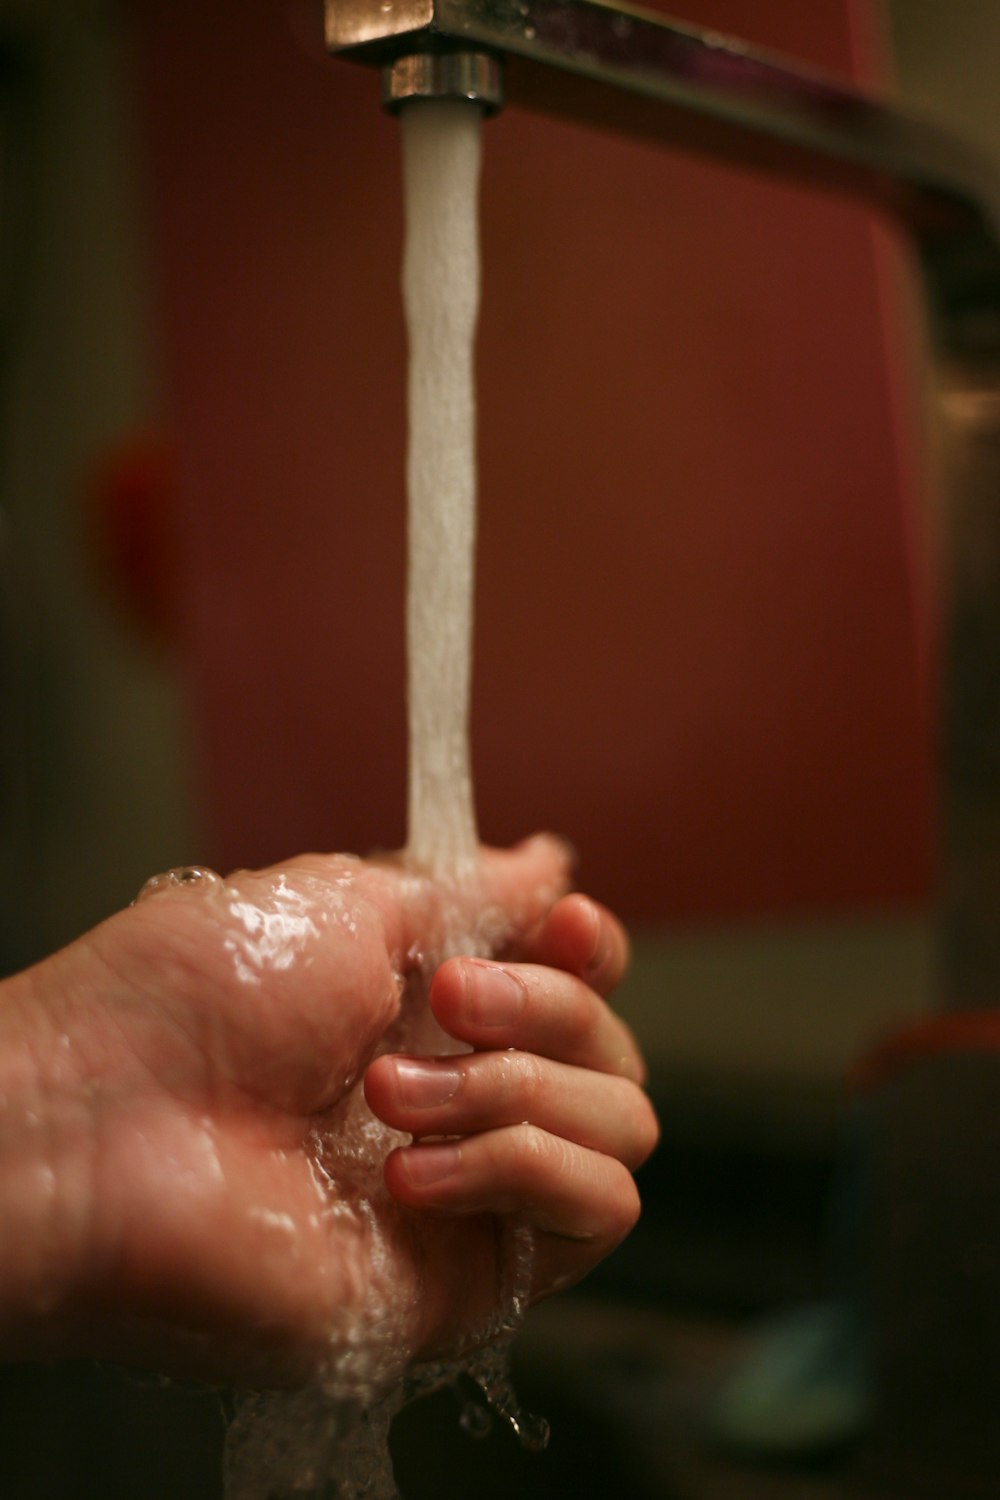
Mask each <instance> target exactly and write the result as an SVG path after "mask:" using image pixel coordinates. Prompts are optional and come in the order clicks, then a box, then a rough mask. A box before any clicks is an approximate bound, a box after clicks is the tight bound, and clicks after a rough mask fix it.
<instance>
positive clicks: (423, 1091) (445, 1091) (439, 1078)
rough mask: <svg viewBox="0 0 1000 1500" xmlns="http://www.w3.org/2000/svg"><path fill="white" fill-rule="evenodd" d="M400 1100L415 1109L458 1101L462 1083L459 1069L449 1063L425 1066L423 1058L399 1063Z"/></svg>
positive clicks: (400, 1060)
mask: <svg viewBox="0 0 1000 1500" xmlns="http://www.w3.org/2000/svg"><path fill="white" fill-rule="evenodd" d="M395 1068H396V1087H397V1089H398V1090H399V1097H400V1099H401V1100H402V1101H403V1103H404V1104H408V1105H409V1106H410V1107H411V1109H432V1108H433V1107H434V1105H436V1104H447V1103H448V1101H449V1099H454V1097H455V1095H456V1094H457V1093H458V1089H459V1085H460V1084H461V1082H462V1074H461V1072H460V1071H459V1069H458V1068H456V1067H454V1066H453V1065H451V1064H448V1063H433V1062H424V1061H423V1060H422V1059H421V1058H419V1057H397V1058H396V1059H395Z"/></svg>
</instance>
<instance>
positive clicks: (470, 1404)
mask: <svg viewBox="0 0 1000 1500" xmlns="http://www.w3.org/2000/svg"><path fill="white" fill-rule="evenodd" d="M458 1425H459V1426H460V1427H461V1429H462V1431H463V1432H464V1433H465V1434H466V1435H467V1436H468V1437H470V1438H475V1440H476V1441H477V1442H480V1441H481V1440H482V1439H483V1438H486V1437H489V1435H490V1433H491V1432H492V1431H493V1413H492V1412H491V1411H490V1409H489V1407H488V1406H480V1404H479V1402H478V1401H467V1402H466V1403H465V1406H464V1407H463V1408H462V1415H461V1416H460V1417H459V1419H458Z"/></svg>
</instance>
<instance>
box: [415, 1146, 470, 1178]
mask: <svg viewBox="0 0 1000 1500" xmlns="http://www.w3.org/2000/svg"><path fill="white" fill-rule="evenodd" d="M460 1161H461V1151H460V1149H459V1147H458V1146H410V1147H409V1148H407V1149H406V1150H404V1151H403V1152H402V1162H403V1165H404V1168H405V1171H406V1175H407V1177H408V1178H409V1179H410V1181H411V1183H412V1184H413V1186H414V1187H430V1185H431V1183H433V1182H441V1181H442V1180H443V1179H444V1178H445V1177H451V1176H453V1175H454V1174H455V1173H456V1172H457V1171H458V1167H459V1163H460Z"/></svg>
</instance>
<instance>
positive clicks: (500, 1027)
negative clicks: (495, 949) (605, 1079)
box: [430, 958, 646, 1083]
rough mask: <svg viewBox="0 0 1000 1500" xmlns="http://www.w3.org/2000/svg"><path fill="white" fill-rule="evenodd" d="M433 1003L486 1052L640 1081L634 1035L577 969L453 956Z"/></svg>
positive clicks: (460, 1036) (448, 1024)
mask: <svg viewBox="0 0 1000 1500" xmlns="http://www.w3.org/2000/svg"><path fill="white" fill-rule="evenodd" d="M430 1004H431V1009H432V1010H433V1012H434V1015H435V1016H436V1017H437V1020H438V1021H439V1022H440V1024H441V1025H442V1026H443V1027H444V1029H445V1031H447V1032H448V1033H449V1035H451V1036H453V1037H455V1038H456V1039H457V1040H459V1041H462V1042H467V1043H468V1044H469V1046H470V1047H473V1048H477V1049H479V1050H480V1051H483V1050H489V1051H498V1050H500V1049H501V1048H504V1047H515V1048H517V1049H518V1051H521V1052H536V1053H538V1055H539V1056H541V1057H551V1058H554V1059H555V1060H556V1061H558V1062H564V1063H571V1064H572V1065H573V1066H575V1067H579V1068H595V1069H596V1070H597V1071H598V1072H599V1073H620V1074H621V1075H622V1076H623V1077H625V1078H631V1079H632V1080H633V1081H634V1082H637V1083H641V1082H643V1081H644V1079H645V1072H646V1070H645V1065H644V1063H643V1060H642V1056H641V1054H640V1052H639V1049H638V1047H637V1045H636V1041H635V1038H634V1036H633V1035H632V1032H631V1031H630V1030H629V1028H628V1026H626V1024H625V1022H624V1021H623V1020H622V1019H621V1018H620V1017H619V1016H616V1015H615V1014H614V1012H613V1011H612V1010H611V1009H610V1008H609V1006H607V1005H606V1004H605V1003H604V1001H603V1000H602V999H601V997H600V996H599V995H597V994H595V992H594V991H593V990H592V989H591V988H590V987H589V985H586V984H584V982H583V980H582V979H578V978H577V977H576V975H574V974H565V973H563V972H562V971H560V970H558V969H550V968H543V967H541V966H538V965H534V964H500V963H495V962H492V961H489V960H486V959H477V958H453V959H449V960H448V962H447V963H445V964H442V965H441V967H440V968H439V969H438V971H437V973H436V974H435V976H434V979H433V981H432V983H431V990H430Z"/></svg>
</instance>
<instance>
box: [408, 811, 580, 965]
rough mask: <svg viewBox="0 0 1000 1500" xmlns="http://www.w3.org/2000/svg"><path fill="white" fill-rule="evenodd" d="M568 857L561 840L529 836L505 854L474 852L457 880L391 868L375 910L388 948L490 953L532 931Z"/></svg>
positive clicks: (566, 874)
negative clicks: (389, 883) (383, 899)
mask: <svg viewBox="0 0 1000 1500" xmlns="http://www.w3.org/2000/svg"><path fill="white" fill-rule="evenodd" d="M572 860H573V855H572V851H571V849H570V846H569V845H568V844H566V843H565V842H564V841H563V840H562V839H558V838H556V837H554V836H553V835H551V834H536V835H535V836H534V837H533V838H529V839H525V840H524V842H523V843H520V844H516V845H515V846H514V848H513V849H487V848H481V849H480V850H479V855H478V858H477V860H476V863H475V864H474V866H473V867H472V869H471V870H468V871H464V872H462V874H460V875H455V876H450V877H449V876H444V877H436V878H433V877H430V876H426V875H420V874H413V873H411V872H405V873H404V872H403V871H402V870H400V869H399V867H398V866H397V868H396V873H397V879H396V881H395V882H394V884H393V888H392V892H391V898H390V901H389V903H388V904H387V905H384V906H383V918H384V919H385V923H386V937H387V939H388V943H389V948H390V951H394V952H396V953H397V954H414V955H415V954H417V953H418V952H419V953H420V954H421V955H423V954H427V953H433V954H434V956H435V958H436V959H443V958H448V957H450V956H452V955H454V954H458V953H486V952H490V953H495V952H497V951H498V950H499V949H500V948H501V947H504V946H506V945H507V944H509V943H510V942H512V941H516V940H517V939H518V938H520V937H521V936H522V935H523V934H524V933H526V932H529V931H530V930H531V929H532V928H533V927H535V926H537V924H538V923H539V922H540V921H541V919H542V918H543V917H544V916H545V914H546V912H547V911H548V910H549V909H550V907H551V906H552V905H553V904H554V903H555V902H556V901H557V900H558V899H559V897H560V896H561V895H562V894H563V893H564V892H565V891H566V889H567V888H568V886H569V879H570V868H571V864H572ZM386 894H387V895H388V894H389V893H388V892H386ZM380 904H381V903H380ZM405 967H406V966H405V965H404V968H405Z"/></svg>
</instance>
